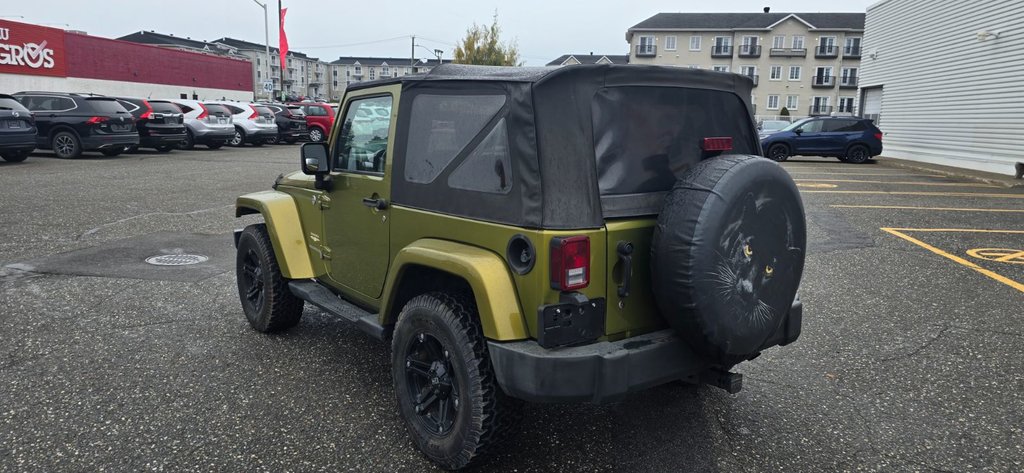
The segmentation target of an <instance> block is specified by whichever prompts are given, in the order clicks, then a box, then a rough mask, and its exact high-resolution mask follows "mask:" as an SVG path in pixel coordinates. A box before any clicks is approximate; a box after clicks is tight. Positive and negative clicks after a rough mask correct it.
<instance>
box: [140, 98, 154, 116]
mask: <svg viewBox="0 0 1024 473" xmlns="http://www.w3.org/2000/svg"><path fill="white" fill-rule="evenodd" d="M142 104H143V105H145V106H146V111H145V112H142V115H139V118H138V119H139V120H146V119H148V118H151V117H152V116H153V106H152V105H150V104H149V102H147V101H145V100H143V101H142Z"/></svg>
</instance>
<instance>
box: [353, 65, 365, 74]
mask: <svg viewBox="0 0 1024 473" xmlns="http://www.w3.org/2000/svg"><path fill="white" fill-rule="evenodd" d="M354 74H355V75H357V76H361V75H363V66H356V70H355V72H354Z"/></svg>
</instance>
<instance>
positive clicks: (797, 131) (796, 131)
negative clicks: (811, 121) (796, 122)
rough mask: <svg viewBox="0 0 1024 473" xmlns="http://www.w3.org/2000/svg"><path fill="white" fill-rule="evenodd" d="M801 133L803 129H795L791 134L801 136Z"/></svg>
mask: <svg viewBox="0 0 1024 473" xmlns="http://www.w3.org/2000/svg"><path fill="white" fill-rule="evenodd" d="M803 132H804V129H803V128H797V129H795V130H793V133H796V134H798V135H799V134H801V133H803Z"/></svg>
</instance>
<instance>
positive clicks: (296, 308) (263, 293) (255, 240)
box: [235, 224, 305, 333]
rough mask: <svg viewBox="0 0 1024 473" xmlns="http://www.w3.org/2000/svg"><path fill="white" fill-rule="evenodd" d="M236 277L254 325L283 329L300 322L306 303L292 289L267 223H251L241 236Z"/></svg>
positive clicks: (268, 329) (262, 329)
mask: <svg viewBox="0 0 1024 473" xmlns="http://www.w3.org/2000/svg"><path fill="white" fill-rule="evenodd" d="M235 279H236V280H237V282H238V297H239V299H240V301H241V303H242V311H243V312H244V313H245V318H246V320H248V322H249V325H250V326H251V327H252V328H253V329H255V330H256V331H259V332H263V333H269V332H279V331H282V330H287V329H289V328H291V327H294V326H295V325H296V324H298V323H299V319H301V318H302V307H303V305H304V304H305V303H304V302H303V301H302V299H299V298H298V297H295V295H294V294H292V293H291V291H290V290H289V289H288V280H287V279H285V278H284V276H283V275H282V274H281V268H280V267H279V266H278V264H277V258H276V257H275V256H274V246H273V243H271V241H270V236H269V234H268V233H267V228H266V225H263V224H257V225H249V226H248V227H246V228H245V230H243V231H242V234H241V235H240V236H239V237H238V253H237V255H236V257H235Z"/></svg>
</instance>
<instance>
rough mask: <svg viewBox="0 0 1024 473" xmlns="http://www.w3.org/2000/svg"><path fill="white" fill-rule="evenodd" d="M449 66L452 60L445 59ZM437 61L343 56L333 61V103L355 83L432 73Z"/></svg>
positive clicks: (331, 96)
mask: <svg viewBox="0 0 1024 473" xmlns="http://www.w3.org/2000/svg"><path fill="white" fill-rule="evenodd" d="M442 62H443V63H444V64H448V63H450V62H452V61H451V59H443V60H442ZM438 64H439V63H438V61H437V59H433V60H429V61H427V60H423V59H416V60H411V59H409V58H407V57H406V58H399V57H356V56H343V57H339V58H338V59H337V60H334V61H331V63H330V65H329V66H328V67H330V69H331V81H330V82H331V95H330V98H331V101H337V100H341V95H342V94H344V93H345V89H346V88H347V87H348V85H349V84H351V83H353V82H363V81H368V80H377V79H384V78H387V77H399V76H405V75H409V74H416V73H421V72H430V70H431V69H433V68H434V67H436V66H437V65H438Z"/></svg>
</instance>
